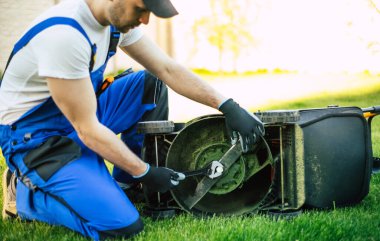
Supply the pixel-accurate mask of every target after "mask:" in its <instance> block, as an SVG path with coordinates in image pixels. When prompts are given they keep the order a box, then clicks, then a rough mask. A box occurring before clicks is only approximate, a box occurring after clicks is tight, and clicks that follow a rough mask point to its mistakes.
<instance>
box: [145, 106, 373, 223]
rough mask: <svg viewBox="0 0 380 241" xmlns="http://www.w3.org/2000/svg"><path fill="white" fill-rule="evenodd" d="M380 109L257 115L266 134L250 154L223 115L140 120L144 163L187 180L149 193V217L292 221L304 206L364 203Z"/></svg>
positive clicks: (146, 193) (147, 212) (336, 108)
mask: <svg viewBox="0 0 380 241" xmlns="http://www.w3.org/2000/svg"><path fill="white" fill-rule="evenodd" d="M378 113H380V107H370V108H365V109H360V108H357V107H328V108H322V109H304V110H291V111H288V110H286V111H268V112H258V113H255V114H256V115H257V116H258V117H260V119H261V120H262V121H263V122H264V124H265V132H266V133H265V136H264V138H262V139H261V140H260V141H259V142H258V143H257V144H255V146H254V147H253V148H252V151H250V152H248V153H242V152H241V148H240V146H239V144H235V145H231V142H230V139H229V137H228V135H227V131H226V128H225V123H224V117H223V116H222V115H208V116H203V117H199V118H196V119H194V120H191V121H190V122H188V123H186V124H183V123H173V122H171V121H153V122H141V123H139V124H138V131H139V132H140V133H144V134H146V135H145V140H144V148H143V159H144V160H145V161H146V162H148V163H150V164H151V165H156V166H165V167H168V168H172V169H174V170H177V171H180V172H183V173H184V174H185V175H186V176H187V177H186V179H185V180H184V181H182V182H181V183H180V185H179V186H177V187H175V188H174V189H172V190H171V191H170V192H167V193H152V192H149V190H147V189H146V188H144V194H145V202H146V203H145V204H146V205H145V208H144V212H145V214H147V215H149V216H151V217H153V218H161V217H170V216H173V215H174V214H175V213H176V212H177V211H187V212H190V213H192V214H195V215H202V216H203V215H240V214H250V213H257V212H266V213H269V214H273V215H285V216H292V215H296V214H298V213H300V210H302V209H303V208H331V207H339V206H346V205H352V204H356V203H358V202H360V201H361V200H362V199H363V198H364V197H365V196H366V195H367V194H368V192H369V183H370V177H371V173H372V172H373V173H375V172H378V170H379V159H378V158H374V157H373V155H372V144H371V122H372V119H373V118H374V117H375V116H376V115H377V114H378Z"/></svg>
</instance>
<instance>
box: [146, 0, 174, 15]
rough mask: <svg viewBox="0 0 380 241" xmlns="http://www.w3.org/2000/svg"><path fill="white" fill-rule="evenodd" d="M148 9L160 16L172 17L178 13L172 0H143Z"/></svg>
mask: <svg viewBox="0 0 380 241" xmlns="http://www.w3.org/2000/svg"><path fill="white" fill-rule="evenodd" d="M143 1H144V4H145V7H146V9H148V10H149V11H151V12H152V13H153V14H154V15H156V16H157V17H160V18H171V17H173V16H175V15H177V14H178V12H177V10H176V9H175V8H174V6H173V4H172V3H171V2H170V0H143Z"/></svg>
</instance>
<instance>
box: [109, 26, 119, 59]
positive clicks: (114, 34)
mask: <svg viewBox="0 0 380 241" xmlns="http://www.w3.org/2000/svg"><path fill="white" fill-rule="evenodd" d="M119 38H120V32H119V31H117V29H116V28H115V26H113V25H111V36H110V45H109V47H108V53H107V60H108V59H109V58H111V57H112V56H113V55H114V54H116V49H117V44H118V43H119ZM106 62H107V61H106Z"/></svg>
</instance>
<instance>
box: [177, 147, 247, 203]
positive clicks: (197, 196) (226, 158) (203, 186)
mask: <svg viewBox="0 0 380 241" xmlns="http://www.w3.org/2000/svg"><path fill="white" fill-rule="evenodd" d="M241 154H242V149H241V146H240V143H238V144H235V145H233V146H232V147H231V148H230V149H229V150H228V151H227V152H226V153H225V154H224V155H223V157H222V158H221V159H220V160H219V162H220V163H222V164H224V167H225V169H227V170H228V168H230V166H232V164H234V163H235V162H236V160H237V159H238V158H239V157H240V155H241ZM217 181H218V179H209V178H206V177H204V178H203V179H202V180H201V181H200V182H199V183H198V185H197V187H196V189H195V192H194V195H193V196H191V197H189V198H188V199H187V200H186V201H185V203H186V205H187V206H188V207H189V208H190V209H191V208H193V207H194V206H195V204H197V203H198V202H199V200H201V199H202V198H203V196H204V195H206V193H207V192H208V191H209V190H210V189H211V187H212V186H213V185H214V184H215V183H216V182H217Z"/></svg>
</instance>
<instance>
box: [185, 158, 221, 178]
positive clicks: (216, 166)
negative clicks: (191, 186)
mask: <svg viewBox="0 0 380 241" xmlns="http://www.w3.org/2000/svg"><path fill="white" fill-rule="evenodd" d="M223 171H224V166H223V164H222V163H220V162H219V161H212V162H211V163H210V164H209V165H208V166H207V167H205V168H201V169H198V170H194V171H186V172H183V174H185V176H186V177H194V176H206V177H208V178H211V179H214V178H217V177H220V176H221V175H222V174H223Z"/></svg>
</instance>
